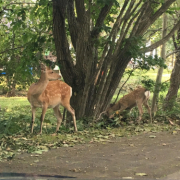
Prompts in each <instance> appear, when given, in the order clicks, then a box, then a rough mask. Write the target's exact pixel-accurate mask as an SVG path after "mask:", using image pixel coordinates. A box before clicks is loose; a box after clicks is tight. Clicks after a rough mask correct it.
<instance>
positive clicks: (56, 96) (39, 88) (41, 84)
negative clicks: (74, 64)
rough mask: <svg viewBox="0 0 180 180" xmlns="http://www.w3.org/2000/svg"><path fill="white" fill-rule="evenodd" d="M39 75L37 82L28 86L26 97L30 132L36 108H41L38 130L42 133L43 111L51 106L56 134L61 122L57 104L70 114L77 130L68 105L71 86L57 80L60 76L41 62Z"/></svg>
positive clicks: (75, 128) (73, 116) (72, 112)
mask: <svg viewBox="0 0 180 180" xmlns="http://www.w3.org/2000/svg"><path fill="white" fill-rule="evenodd" d="M40 66H41V76H40V79H39V80H38V82H37V83H34V84H32V85H31V86H30V87H29V90H28V93H27V99H28V101H29V102H30V104H31V110H32V123H31V133H33V129H34V121H35V111H36V108H42V114H41V118H40V120H41V125H40V132H39V134H42V125H43V121H44V118H45V113H46V111H47V109H48V108H53V110H54V114H55V117H56V119H57V126H56V131H55V133H54V134H53V135H56V133H57V131H58V130H59V127H60V126H61V122H62V115H61V112H60V110H59V106H60V105H62V106H63V107H64V108H66V109H67V110H68V111H69V112H70V113H71V115H72V119H73V122H74V130H75V131H77V126H76V117H75V111H74V109H73V108H72V107H71V105H70V98H71V96H72V88H71V87H70V86H69V85H68V84H66V83H65V82H63V81H61V80H59V79H60V78H61V76H60V75H59V74H58V73H55V72H54V71H53V70H52V69H50V68H49V67H47V66H45V65H44V64H41V65H40Z"/></svg>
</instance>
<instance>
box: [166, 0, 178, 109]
mask: <svg viewBox="0 0 180 180" xmlns="http://www.w3.org/2000/svg"><path fill="white" fill-rule="evenodd" d="M179 5H180V4H179V2H177V8H176V15H174V18H173V19H174V23H176V22H177V20H178V19H179V17H180V11H179V8H178V7H179ZM172 39H173V44H174V50H175V51H174V52H175V54H176V61H175V64H174V68H173V70H172V73H171V78H170V86H169V90H168V93H167V95H166V98H165V100H164V104H163V108H164V109H166V110H167V109H172V107H173V104H174V101H175V100H176V97H177V93H178V89H179V85H180V28H179V29H178V30H177V31H176V33H174V34H173V36H172Z"/></svg>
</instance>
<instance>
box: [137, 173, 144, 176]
mask: <svg viewBox="0 0 180 180" xmlns="http://www.w3.org/2000/svg"><path fill="white" fill-rule="evenodd" d="M135 175H136V176H147V174H146V173H135Z"/></svg>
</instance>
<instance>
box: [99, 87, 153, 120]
mask: <svg viewBox="0 0 180 180" xmlns="http://www.w3.org/2000/svg"><path fill="white" fill-rule="evenodd" d="M149 97H150V91H149V90H147V89H145V88H143V87H139V88H137V89H135V90H134V91H132V92H130V93H129V94H126V95H125V96H123V97H122V98H121V99H120V100H119V101H118V102H117V103H115V104H112V105H110V106H109V107H108V108H107V109H106V110H105V111H104V112H102V113H101V114H100V116H101V115H102V114H105V115H106V116H107V117H108V118H112V117H113V115H112V113H113V112H114V111H117V110H119V113H120V112H122V111H123V110H131V109H132V108H133V107H135V106H137V107H138V110H139V117H138V123H140V121H141V119H142V115H143V109H142V105H144V106H145V108H146V109H147V110H148V113H149V116H150V120H151V123H152V115H151V109H150V107H149V105H148V99H149ZM98 119H100V117H99V118H98Z"/></svg>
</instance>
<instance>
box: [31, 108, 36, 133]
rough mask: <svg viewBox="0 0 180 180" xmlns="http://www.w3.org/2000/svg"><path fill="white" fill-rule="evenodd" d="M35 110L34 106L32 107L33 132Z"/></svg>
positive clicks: (32, 127)
mask: <svg viewBox="0 0 180 180" xmlns="http://www.w3.org/2000/svg"><path fill="white" fill-rule="evenodd" d="M35 111H36V108H35V107H32V122H31V133H33V129H34V121H35Z"/></svg>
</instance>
